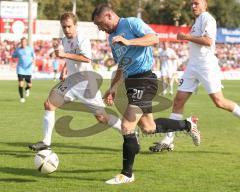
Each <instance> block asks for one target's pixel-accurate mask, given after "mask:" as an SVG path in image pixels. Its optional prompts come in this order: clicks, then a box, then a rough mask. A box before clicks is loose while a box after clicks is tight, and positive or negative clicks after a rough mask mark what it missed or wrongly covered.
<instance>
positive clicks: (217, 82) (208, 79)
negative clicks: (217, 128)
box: [198, 66, 240, 117]
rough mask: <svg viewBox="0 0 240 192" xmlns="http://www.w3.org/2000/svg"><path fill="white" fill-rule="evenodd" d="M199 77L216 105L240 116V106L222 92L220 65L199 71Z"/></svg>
mask: <svg viewBox="0 0 240 192" xmlns="http://www.w3.org/2000/svg"><path fill="white" fill-rule="evenodd" d="M198 78H199V80H200V82H201V83H202V85H203V86H204V88H205V89H206V91H207V92H208V94H209V96H210V98H211V99H212V101H213V102H214V104H215V105H216V107H218V108H221V109H224V110H226V111H229V112H231V113H233V114H234V115H235V116H237V117H240V107H239V105H238V104H236V103H235V102H233V101H231V100H229V99H226V98H225V97H224V95H223V93H222V83H221V78H220V72H219V67H218V66H216V67H215V68H214V67H212V68H209V69H208V68H207V69H205V70H204V71H203V72H201V73H200V72H199V73H198Z"/></svg>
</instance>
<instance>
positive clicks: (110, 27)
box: [94, 12, 115, 34]
mask: <svg viewBox="0 0 240 192" xmlns="http://www.w3.org/2000/svg"><path fill="white" fill-rule="evenodd" d="M94 24H95V25H97V26H98V29H99V30H100V31H105V32H106V33H108V34H110V33H112V32H114V30H115V27H114V22H113V17H112V15H111V13H110V12H107V13H102V14H101V15H99V16H96V17H95V18H94Z"/></svg>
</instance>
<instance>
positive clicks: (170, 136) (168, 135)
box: [166, 113, 183, 142]
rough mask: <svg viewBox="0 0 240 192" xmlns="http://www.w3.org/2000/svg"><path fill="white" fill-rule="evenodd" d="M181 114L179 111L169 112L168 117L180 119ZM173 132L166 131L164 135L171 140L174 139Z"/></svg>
mask: <svg viewBox="0 0 240 192" xmlns="http://www.w3.org/2000/svg"><path fill="white" fill-rule="evenodd" d="M182 118H183V115H182V114H179V113H171V114H170V116H169V119H173V120H182ZM174 135H175V134H174V132H168V133H166V137H168V138H169V139H170V140H171V141H172V142H173V139H174Z"/></svg>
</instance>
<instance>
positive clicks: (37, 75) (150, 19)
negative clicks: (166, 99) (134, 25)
mask: <svg viewBox="0 0 240 192" xmlns="http://www.w3.org/2000/svg"><path fill="white" fill-rule="evenodd" d="M190 2H191V1H184V0H128V1H126V0H41V1H40V0H39V1H36V0H26V1H24V0H18V1H2V0H1V1H0V79H16V72H15V68H16V59H14V58H12V53H13V52H14V50H15V49H16V47H17V46H18V44H19V40H20V38H21V37H27V38H28V42H29V45H31V46H33V48H34V51H35V54H36V62H35V68H34V73H33V78H34V79H49V78H52V76H53V75H52V73H53V70H54V69H53V64H52V63H53V60H55V59H56V58H54V56H53V55H51V52H52V40H53V39H55V40H58V41H59V42H60V40H61V38H62V37H63V33H62V31H61V26H60V22H59V17H60V15H61V14H62V13H63V12H65V11H72V12H74V13H76V14H77V15H78V18H79V22H78V27H79V30H80V31H81V32H83V33H85V34H86V35H87V36H88V37H89V38H90V39H91V42H92V56H93V66H94V69H95V70H96V71H100V72H101V74H103V77H104V78H110V77H111V73H112V71H114V70H115V69H116V66H114V62H113V60H112V55H111V51H110V48H109V45H108V42H107V35H106V34H105V33H104V32H102V31H99V30H98V29H97V27H96V26H95V25H94V24H93V23H92V21H91V13H92V11H93V9H94V7H95V6H96V5H97V4H99V3H108V4H109V5H110V6H112V8H113V9H114V10H115V11H116V12H117V13H118V15H119V16H121V17H129V16H136V17H140V18H142V19H143V20H144V21H145V22H146V23H148V24H149V25H150V26H151V27H152V28H153V29H154V30H155V31H156V32H157V33H158V35H159V39H160V43H159V45H158V46H155V47H154V57H155V62H154V66H153V70H154V71H155V72H156V73H157V74H158V76H160V73H159V70H160V66H161V59H160V52H161V50H162V47H163V45H162V43H163V42H165V41H168V42H169V47H170V48H172V49H173V50H174V51H175V53H176V56H177V57H176V62H178V74H179V76H180V75H181V74H182V71H184V69H185V67H186V63H187V61H188V45H187V43H186V42H180V41H176V34H177V33H178V32H180V31H182V32H185V33H186V32H188V31H189V30H190V27H191V25H192V24H193V21H194V18H193V17H192V14H191V10H190ZM239 2H240V1H239V0H228V1H224V0H209V11H210V12H211V14H212V15H213V16H214V17H215V18H216V20H217V25H218V31H217V39H216V42H217V45H216V55H217V57H218V59H219V64H220V66H221V69H222V72H223V73H222V78H223V79H240V28H239V26H240V20H239V18H238V17H237V16H238V15H240V3H239ZM58 63H59V65H58V69H57V70H58V72H59V71H61V68H62V66H63V63H64V61H62V60H60V59H58Z"/></svg>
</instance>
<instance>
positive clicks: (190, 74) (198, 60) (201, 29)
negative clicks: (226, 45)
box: [150, 0, 240, 152]
mask: <svg viewBox="0 0 240 192" xmlns="http://www.w3.org/2000/svg"><path fill="white" fill-rule="evenodd" d="M191 8H192V12H193V14H194V15H195V17H196V20H195V23H194V25H193V26H192V29H191V32H190V34H184V33H178V35H177V39H178V40H187V41H189V62H188V66H187V69H186V71H185V72H184V75H183V77H182V79H181V80H180V85H179V88H178V92H177V94H176V96H175V99H174V104H173V109H172V113H171V115H170V118H171V119H182V118H183V110H184V105H185V103H186V102H187V100H188V99H189V97H190V96H191V95H192V93H193V92H194V91H195V90H196V89H197V86H198V84H199V82H200V83H201V84H202V85H203V86H204V88H205V90H206V91H207V93H208V95H209V96H210V98H211V99H212V101H213V102H214V104H215V105H216V107H218V108H221V109H224V110H226V111H229V112H231V113H233V114H234V115H235V116H237V117H238V118H239V117H240V107H239V105H237V104H236V103H235V102H233V101H231V100H228V99H226V98H225V97H224V96H223V93H222V91H221V88H222V84H221V79H220V68H219V66H218V60H217V58H216V56H215V55H214V52H215V39H216V30H217V28H216V20H215V19H214V18H213V17H212V16H211V15H210V14H209V13H208V12H207V0H192V1H191ZM173 140H174V133H167V134H166V136H165V137H164V138H163V140H162V141H160V142H159V143H158V144H157V145H155V146H152V147H150V150H151V151H154V152H157V151H162V150H164V149H169V146H170V145H172V143H173Z"/></svg>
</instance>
